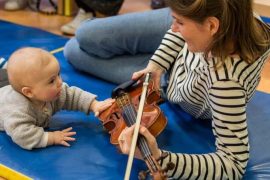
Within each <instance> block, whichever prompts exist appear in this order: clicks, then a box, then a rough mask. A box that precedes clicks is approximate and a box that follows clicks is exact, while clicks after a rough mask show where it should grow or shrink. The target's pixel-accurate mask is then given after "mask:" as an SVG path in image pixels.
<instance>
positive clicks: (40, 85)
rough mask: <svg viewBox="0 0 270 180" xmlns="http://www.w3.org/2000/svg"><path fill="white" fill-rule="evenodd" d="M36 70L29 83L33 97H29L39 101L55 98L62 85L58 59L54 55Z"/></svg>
mask: <svg viewBox="0 0 270 180" xmlns="http://www.w3.org/2000/svg"><path fill="white" fill-rule="evenodd" d="M36 72H37V73H35V77H33V82H32V83H31V90H32V94H33V98H31V99H32V100H35V101H40V102H51V101H54V100H56V99H57V98H58V97H59V96H60V94H61V87H62V79H61V77H60V67H59V64H58V61H57V60H56V59H55V58H54V57H51V59H50V61H49V62H48V64H46V65H45V66H42V67H40V68H37V70H36Z"/></svg>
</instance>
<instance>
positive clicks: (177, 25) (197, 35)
mask: <svg viewBox="0 0 270 180" xmlns="http://www.w3.org/2000/svg"><path fill="white" fill-rule="evenodd" d="M172 17H173V19H174V20H173V23H172V26H171V29H172V31H173V32H175V33H177V32H178V33H180V34H181V35H182V36H183V38H184V40H185V41H186V43H187V45H188V50H189V51H191V52H205V50H206V49H207V48H208V45H209V44H210V43H211V42H212V40H213V35H214V33H213V27H212V26H213V24H211V23H212V22H210V21H209V20H208V19H206V20H205V22H203V23H198V22H195V21H193V20H191V19H189V18H187V17H184V16H181V15H178V14H176V13H175V12H172Z"/></svg>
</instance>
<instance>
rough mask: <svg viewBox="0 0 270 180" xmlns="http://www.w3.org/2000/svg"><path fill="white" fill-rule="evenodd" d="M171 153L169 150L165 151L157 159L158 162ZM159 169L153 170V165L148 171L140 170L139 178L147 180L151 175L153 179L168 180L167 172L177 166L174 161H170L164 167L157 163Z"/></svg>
mask: <svg viewBox="0 0 270 180" xmlns="http://www.w3.org/2000/svg"><path fill="white" fill-rule="evenodd" d="M168 155H169V154H168V153H167V152H163V153H162V154H161V156H160V158H159V159H157V160H156V163H159V162H160V161H162V160H163V159H164V158H166V157H167V156H168ZM147 165H148V164H147ZM157 166H158V171H156V172H155V171H153V169H151V167H150V168H149V169H148V170H146V171H140V172H139V175H138V179H139V180H145V179H146V178H147V177H148V176H149V175H150V176H151V177H152V179H153V180H166V179H167V172H168V171H169V170H172V169H173V168H174V167H175V164H174V163H172V162H168V163H167V164H166V167H165V168H164V169H161V167H160V165H159V164H157Z"/></svg>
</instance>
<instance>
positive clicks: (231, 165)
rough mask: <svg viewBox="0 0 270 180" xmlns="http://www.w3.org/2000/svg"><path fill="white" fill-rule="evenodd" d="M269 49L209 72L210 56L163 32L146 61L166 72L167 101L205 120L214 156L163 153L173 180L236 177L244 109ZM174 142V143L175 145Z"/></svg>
mask: <svg viewBox="0 0 270 180" xmlns="http://www.w3.org/2000/svg"><path fill="white" fill-rule="evenodd" d="M268 54H269V50H268V51H267V52H266V53H265V54H264V55H263V56H262V57H260V58H259V59H257V60H256V61H255V62H254V63H252V64H247V63H246V62H245V61H244V60H243V59H241V58H240V57H239V56H234V57H229V58H227V59H226V61H225V64H224V65H223V66H222V67H220V68H218V69H215V68H214V65H215V64H216V63H217V59H216V58H209V59H207V60H206V59H205V58H204V56H203V54H202V53H192V52H190V51H188V49H187V44H186V43H185V41H184V39H183V38H182V37H181V35H179V34H177V33H174V32H172V31H171V30H169V31H168V32H167V34H166V35H165V37H164V39H163V40H162V43H161V45H160V46H159V48H158V49H157V50H156V52H155V54H154V55H153V57H152V58H151V63H153V62H154V63H156V64H158V65H159V66H161V67H162V68H164V69H165V70H167V71H170V73H171V74H170V80H169V85H168V89H167V96H168V100H169V101H171V102H173V103H176V104H178V105H179V106H181V108H182V109H184V110H185V111H187V112H188V113H190V114H191V115H193V116H194V117H196V118H202V119H203V118H211V119H212V130H213V133H214V135H215V138H216V139H215V144H216V152H215V153H209V154H181V153H169V156H168V157H167V158H166V159H164V160H163V163H162V166H165V165H166V163H167V162H168V161H172V162H174V163H175V164H176V165H177V166H176V167H175V169H173V170H170V171H169V172H168V175H169V176H171V177H173V178H175V179H211V180H212V179H241V178H242V176H243V174H244V172H245V168H246V165H247V162H248V159H249V141H248V130H247V121H246V119H247V117H246V106H247V103H248V102H249V100H250V99H251V97H252V95H253V93H254V92H255V89H256V87H257V85H258V84H259V81H260V73H261V71H262V68H263V65H264V64H265V61H266V59H267V56H268ZM176 143H177V142H176Z"/></svg>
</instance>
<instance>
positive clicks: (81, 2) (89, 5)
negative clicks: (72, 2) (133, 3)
mask: <svg viewBox="0 0 270 180" xmlns="http://www.w3.org/2000/svg"><path fill="white" fill-rule="evenodd" d="M123 2H124V0H76V3H77V5H78V7H79V8H82V9H83V10H85V11H86V12H95V11H98V12H99V13H101V14H104V15H107V16H113V15H116V14H117V13H118V11H119V10H120V8H121V6H122V4H123Z"/></svg>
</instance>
